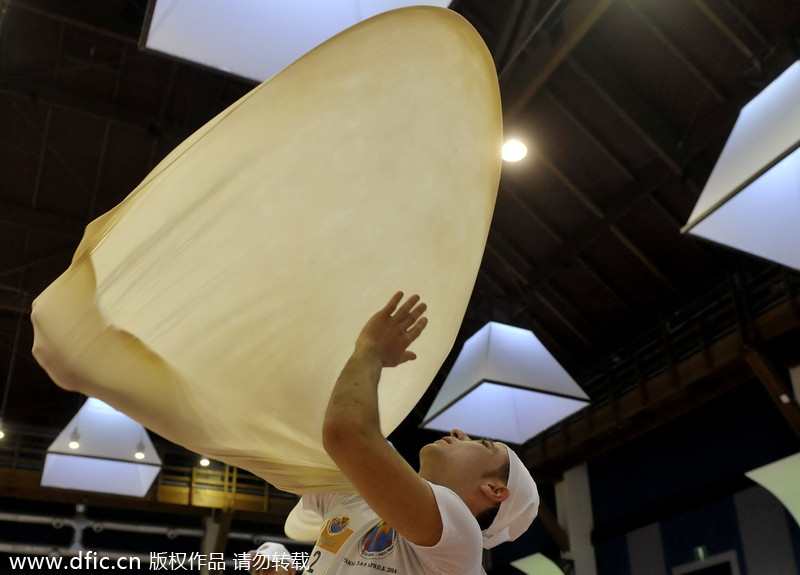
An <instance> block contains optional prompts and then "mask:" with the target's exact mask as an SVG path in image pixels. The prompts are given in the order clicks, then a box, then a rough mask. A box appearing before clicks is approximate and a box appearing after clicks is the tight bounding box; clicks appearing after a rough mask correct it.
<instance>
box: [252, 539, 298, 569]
mask: <svg viewBox="0 0 800 575" xmlns="http://www.w3.org/2000/svg"><path fill="white" fill-rule="evenodd" d="M256 554H257V555H263V556H265V557H268V558H269V564H268V565H265V566H264V567H276V566H277V567H286V568H288V567H292V566H293V565H292V554H291V553H289V550H288V549H287V548H286V547H284V546H283V545H281V544H280V543H273V542H272V541H266V542H264V543H262V544H261V545H260V546H259V547H258V549H256Z"/></svg>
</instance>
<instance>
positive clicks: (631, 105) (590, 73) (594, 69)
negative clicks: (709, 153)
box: [565, 46, 683, 175]
mask: <svg viewBox="0 0 800 575" xmlns="http://www.w3.org/2000/svg"><path fill="white" fill-rule="evenodd" d="M565 64H566V65H568V66H569V68H570V70H571V71H572V72H573V73H574V74H575V75H576V76H578V77H579V78H581V79H582V80H583V81H584V82H585V83H586V85H587V86H588V87H589V88H591V89H592V90H593V91H594V92H595V93H596V94H597V95H598V96H599V97H600V98H601V99H602V100H603V101H604V102H605V103H606V104H607V105H608V106H609V107H610V108H611V109H612V110H614V112H615V113H616V114H617V116H618V117H619V118H620V119H621V120H622V121H623V122H625V124H626V125H627V126H628V127H629V128H630V129H631V130H633V131H634V132H635V133H636V134H638V136H639V137H640V138H641V140H642V142H643V143H644V144H645V145H646V146H647V147H648V148H650V149H651V150H652V151H653V152H654V153H655V154H656V156H658V158H659V159H661V161H662V162H664V164H666V165H667V166H668V167H669V168H670V170H672V171H673V172H674V173H675V174H678V175H683V167H682V166H683V161H682V157H681V154H680V153H679V151H678V150H679V144H680V141H681V139H682V138H681V135H680V134H679V133H678V132H677V131H676V130H675V128H673V127H672V126H671V125H670V124H669V122H667V121H666V120H665V119H664V118H663V116H661V115H660V114H658V113H657V112H655V111H654V110H653V109H652V107H651V106H650V105H649V104H648V103H647V102H646V101H645V99H644V98H643V97H642V96H640V95H639V94H638V93H637V92H636V90H634V89H633V88H632V87H631V86H630V85H629V84H628V82H627V81H625V80H624V79H623V78H622V77H621V76H620V75H619V73H618V72H617V71H616V70H614V68H613V67H612V66H611V65H610V64H608V63H607V62H606V61H605V60H604V59H603V58H602V56H600V51H599V50H597V49H594V47H592V46H582V47H581V49H580V50H579V51H576V53H575V54H574V57H569V58H567V59H566V60H565Z"/></svg>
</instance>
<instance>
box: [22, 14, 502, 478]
mask: <svg viewBox="0 0 800 575" xmlns="http://www.w3.org/2000/svg"><path fill="white" fill-rule="evenodd" d="M501 125H502V122H501V112H500V99H499V92H498V87H497V76H496V74H495V70H494V65H493V63H492V60H491V57H490V55H489V53H488V51H487V49H486V47H485V45H484V44H483V41H482V40H481V38H480V37H479V36H478V34H477V33H476V32H475V30H474V29H473V28H472V27H471V26H470V25H469V24H468V23H467V22H466V21H465V20H464V19H462V18H461V17H460V16H459V15H457V14H455V13H454V12H451V11H449V10H446V9H441V8H431V7H413V8H404V9H401V10H396V11H393V12H388V13H385V14H382V15H379V16H376V17H374V18H372V19H370V20H367V21H365V22H362V23H360V24H358V25H356V26H354V27H353V28H350V29H349V30H346V31H345V32H342V33H341V34H339V35H337V36H335V37H334V38H332V39H331V40H329V41H328V42H326V43H325V44H323V45H321V46H320V47H318V48H316V49H315V50H313V51H311V52H310V53H308V54H307V55H305V56H304V57H302V58H301V59H300V60H298V61H297V62H295V63H294V64H292V65H291V66H290V67H288V68H287V69H285V70H284V71H282V72H281V73H279V74H278V75H276V76H274V77H273V78H271V79H270V80H268V81H267V82H265V83H263V84H261V85H260V86H258V87H256V88H255V89H254V90H253V91H251V92H250V93H249V94H248V95H246V96H245V97H243V98H242V99H241V100H239V101H238V102H236V103H235V104H233V105H232V106H230V107H229V108H228V109H227V110H225V111H223V112H222V113H221V114H219V115H218V116H217V117H216V118H214V119H212V120H211V121H210V122H209V123H208V124H206V125H205V126H204V127H203V128H201V129H200V130H198V131H197V132H196V133H195V134H193V135H192V136H191V137H189V138H188V139H187V140H186V141H185V142H183V143H182V144H181V145H180V146H178V147H177V148H176V149H175V150H174V151H173V152H172V153H170V154H169V155H168V156H167V157H166V158H165V159H164V160H163V161H162V162H161V163H160V164H159V165H158V166H156V167H155V169H154V170H153V171H152V172H151V173H150V174H149V175H148V176H147V177H146V178H145V180H144V181H143V182H142V183H141V184H140V185H139V186H138V187H137V188H136V189H135V190H134V191H133V192H132V193H131V194H130V195H129V196H128V197H127V198H126V199H125V200H124V201H123V202H122V203H121V204H120V205H119V206H117V207H116V208H114V209H113V210H112V211H110V212H108V213H107V214H105V215H103V216H101V217H100V218H98V219H97V220H95V221H94V222H92V223H91V224H90V225H89V226H88V227H87V229H86V232H85V235H84V238H83V240H82V242H81V244H80V246H79V248H78V250H77V253H76V254H75V257H74V259H73V263H72V265H71V266H70V268H69V269H67V270H66V271H65V272H64V274H63V275H62V276H60V277H59V278H58V279H57V280H56V281H55V282H54V283H53V284H52V285H51V286H50V287H48V288H47V289H46V290H45V291H44V292H43V293H42V294H41V295H40V296H39V297H38V298H37V300H36V301H35V302H34V310H33V315H32V319H33V323H34V328H35V343H34V353H35V356H36V358H37V360H38V361H39V362H40V363H41V365H42V366H43V367H44V368H45V369H46V370H47V371H48V373H49V374H50V376H51V377H52V379H53V380H54V381H55V382H56V383H57V384H58V385H60V386H62V387H64V388H66V389H72V390H77V391H80V392H81V393H84V394H86V395H89V396H93V397H97V398H99V399H101V400H103V401H105V402H106V403H108V404H110V405H112V406H114V407H116V408H117V409H119V410H121V411H123V412H125V413H127V414H128V415H130V416H131V417H133V418H135V419H137V420H138V421H140V422H141V423H142V424H144V425H145V426H146V427H148V428H149V429H151V430H152V431H154V432H155V433H158V434H160V435H162V436H163V437H165V438H167V439H169V440H171V441H173V442H175V443H177V444H180V445H183V446H185V447H187V448H188V449H191V450H193V451H196V452H199V453H202V454H205V455H207V456H209V457H211V458H214V459H217V460H221V461H224V462H226V463H229V464H231V465H235V466H238V467H241V468H243V469H247V470H249V471H251V472H253V473H255V474H257V475H259V476H261V477H263V478H264V479H266V480H267V481H269V482H270V483H272V484H273V485H275V486H276V487H278V488H280V489H284V490H287V491H292V492H296V493H303V492H311V491H321V490H343V489H348V484H347V481H346V480H345V479H344V477H343V476H342V475H341V473H340V472H339V471H338V470H337V468H336V467H335V465H334V464H333V462H332V461H331V460H330V458H329V457H328V456H327V454H326V453H325V451H324V449H323V448H322V442H321V423H322V418H323V414H324V409H325V406H326V404H327V399H328V397H329V395H330V390H331V388H332V386H333V384H334V382H335V380H336V377H337V375H338V373H339V371H340V370H341V368H342V367H343V365H344V363H345V361H346V360H347V357H348V356H349V354H350V352H351V350H352V346H353V342H354V340H355V337H356V335H357V334H358V332H359V330H360V329H361V326H362V325H363V324H364V322H365V321H366V319H367V318H368V317H369V316H370V315H371V314H372V313H373V312H374V311H376V310H377V309H379V308H380V307H382V306H383V305H384V304H385V303H386V301H388V299H389V297H390V296H391V295H392V294H393V293H394V292H395V291H398V290H403V291H405V292H406V293H407V294H411V293H419V294H421V295H422V296H423V298H424V300H425V301H426V302H427V303H428V305H429V309H430V311H429V313H428V316H429V319H430V324H429V326H428V328H427V329H426V331H425V333H424V334H423V335H422V337H421V338H420V339H419V340H417V342H415V344H414V345H413V347H412V349H413V350H414V351H415V352H416V353H417V355H418V359H417V360H416V361H414V362H410V363H407V364H404V365H402V366H400V367H398V368H397V369H388V370H384V375H383V378H382V381H381V385H380V409H381V419H382V426H383V430H384V432H385V433H386V434H388V433H389V432H390V431H391V430H392V429H394V427H396V426H397V425H398V424H399V423H400V422H401V421H402V420H403V418H404V417H405V416H406V415H407V414H408V413H409V412H410V411H411V409H412V408H413V407H414V405H415V404H416V402H417V401H418V400H419V399H420V397H421V396H422V394H423V393H424V391H425V389H426V388H427V387H428V385H429V384H430V382H431V381H432V380H433V378H434V376H435V374H436V373H437V371H438V370H439V368H440V366H441V364H442V362H443V361H444V359H445V357H446V355H447V353H448V352H449V350H450V348H451V346H452V344H453V341H454V339H455V337H456V334H457V332H458V329H459V326H460V323H461V321H462V318H463V314H464V311H465V309H466V306H467V303H468V301H469V298H470V294H471V292H472V288H473V284H474V281H475V277H476V274H477V271H478V267H479V265H480V262H481V258H482V255H483V249H484V246H485V242H486V236H487V234H488V230H489V225H490V221H491V216H492V210H493V207H494V201H495V196H496V192H497V184H498V179H499V174H500V158H499V150H500V145H501V138H502V134H501V131H502V127H501Z"/></svg>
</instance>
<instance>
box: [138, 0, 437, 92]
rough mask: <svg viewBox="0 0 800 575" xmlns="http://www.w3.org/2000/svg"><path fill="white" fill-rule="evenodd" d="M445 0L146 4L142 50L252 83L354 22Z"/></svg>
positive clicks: (154, 0)
mask: <svg viewBox="0 0 800 575" xmlns="http://www.w3.org/2000/svg"><path fill="white" fill-rule="evenodd" d="M419 4H421V5H429V6H440V7H447V6H448V5H449V4H450V2H449V0H444V1H443V0H425V1H417V2H409V1H403V0H326V1H325V2H320V1H319V0H292V1H291V2H278V1H277V0H237V1H236V2H231V1H230V0H151V3H150V20H149V25H148V26H145V28H144V31H143V37H142V41H141V44H142V46H143V47H145V48H147V49H150V50H155V51H158V52H163V53H165V54H169V55H171V56H175V57H177V58H180V59H182V60H187V61H190V62H196V63H198V64H202V65H203V66H208V67H211V68H216V69H219V70H223V71H225V72H229V73H231V74H234V75H236V76H241V77H243V78H249V79H251V80H255V81H257V82H261V81H264V80H266V79H268V78H271V77H272V76H274V75H275V74H277V73H278V72H280V71H281V70H283V69H284V68H285V67H286V66H288V65H289V64H291V63H292V62H294V61H295V60H297V59H298V58H299V57H300V56H302V55H303V54H305V53H306V52H308V51H310V50H312V49H313V48H315V47H316V46H318V45H319V44H321V43H323V42H324V41H325V40H327V39H329V38H331V37H332V36H334V35H336V34H338V33H339V32H341V31H342V30H345V29H347V28H349V27H350V26H353V25H354V24H357V23H358V22H360V21H362V20H365V19H367V18H370V17H371V16H375V15H376V14H380V13H382V12H386V11H388V10H392V9H395V8H402V7H405V6H413V5H419Z"/></svg>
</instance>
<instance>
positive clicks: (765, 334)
mask: <svg viewBox="0 0 800 575" xmlns="http://www.w3.org/2000/svg"><path fill="white" fill-rule="evenodd" d="M797 299H800V298H798V296H796V295H795V296H792V300H791V301H785V302H783V303H782V304H780V305H777V306H775V307H773V308H771V309H770V310H769V311H767V312H765V313H763V314H762V315H761V316H759V317H758V318H756V319H755V320H754V324H755V327H756V328H757V330H758V333H759V334H761V335H762V338H763V341H764V342H765V343H766V342H768V341H770V340H772V339H774V338H778V337H782V336H783V335H785V334H787V333H789V332H796V331H797V330H800V317H798V316H797V314H795V313H794V311H793V310H794V309H795V308H796V306H797V303H798V302H797ZM747 365H748V364H747V362H746V360H745V345H744V342H743V339H742V334H741V333H740V332H739V331H738V330H737V331H734V332H732V333H730V334H728V335H727V336H725V337H724V338H722V339H719V340H717V341H714V342H713V343H710V344H708V345H707V346H706V347H704V349H701V350H700V351H698V352H697V353H696V354H694V355H692V356H690V357H688V358H685V359H683V360H682V361H681V362H680V363H678V364H677V365H675V366H674V369H671V370H666V371H664V372H662V373H659V374H658V375H656V376H654V377H651V378H649V379H648V380H647V381H645V382H643V383H642V384H640V386H639V387H637V388H634V389H632V390H630V391H628V392H626V393H623V394H621V395H619V396H617V397H615V398H613V399H611V400H610V401H608V402H606V403H604V404H603V405H600V406H594V407H592V408H590V409H585V410H584V411H583V412H581V415H580V416H579V417H576V418H573V419H571V420H570V421H569V422H567V423H565V424H564V426H565V427H568V428H569V429H568V433H566V434H562V433H552V434H548V435H543V436H540V437H538V438H536V439H534V440H533V441H531V442H529V443H527V444H526V445H525V448H524V450H523V455H522V456H523V461H525V463H526V464H527V465H529V466H530V467H531V468H532V469H542V470H546V471H549V472H551V473H556V472H558V471H563V470H565V469H569V468H570V467H573V466H575V465H578V464H580V463H584V462H586V461H588V460H589V459H591V458H592V457H596V456H597V455H599V454H601V453H605V452H606V451H608V450H610V449H612V448H614V447H616V446H619V445H622V444H624V443H626V442H628V441H630V440H631V439H633V438H635V437H637V436H638V435H641V434H642V433H645V432H646V431H649V430H651V429H654V428H655V427H658V426H659V425H662V424H664V423H666V422H667V421H670V420H672V419H674V418H675V417H677V416H679V415H681V414H683V413H686V412H688V411H690V410H692V409H694V408H696V407H698V406H699V405H702V404H703V403H705V402H707V401H709V400H711V399H713V398H715V397H718V396H719V395H721V394H722V393H725V392H726V391H728V390H730V389H733V388H735V387H736V386H738V385H741V384H742V383H744V382H746V381H748V380H752V379H753V375H752V372H751V371H750V370H749V369H747ZM641 385H646V386H647V393H646V394H643V393H642V392H641ZM778 400H779V401H781V402H783V400H782V399H780V394H779V396H778ZM790 409H791V408H790ZM792 417H794V416H792ZM565 437H569V441H568V442H567V441H565V439H564V438H565Z"/></svg>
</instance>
